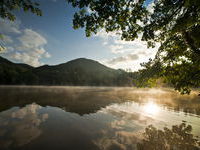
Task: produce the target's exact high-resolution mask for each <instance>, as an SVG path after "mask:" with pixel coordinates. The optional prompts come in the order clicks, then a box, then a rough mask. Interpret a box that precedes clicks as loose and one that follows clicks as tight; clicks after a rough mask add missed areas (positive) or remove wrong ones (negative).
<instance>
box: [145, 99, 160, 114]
mask: <svg viewBox="0 0 200 150" xmlns="http://www.w3.org/2000/svg"><path fill="white" fill-rule="evenodd" d="M143 109H144V112H145V113H146V114H150V115H155V114H157V113H158V112H159V107H158V105H157V104H155V103H153V102H148V103H147V104H145V105H144V107H143Z"/></svg>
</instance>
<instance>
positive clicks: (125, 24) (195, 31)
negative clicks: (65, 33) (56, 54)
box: [68, 0, 200, 94]
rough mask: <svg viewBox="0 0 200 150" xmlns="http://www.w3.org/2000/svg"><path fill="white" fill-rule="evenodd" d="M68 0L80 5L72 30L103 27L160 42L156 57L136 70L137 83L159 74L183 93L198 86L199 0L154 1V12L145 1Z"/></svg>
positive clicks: (151, 44)
mask: <svg viewBox="0 0 200 150" xmlns="http://www.w3.org/2000/svg"><path fill="white" fill-rule="evenodd" d="M68 2H69V3H71V4H72V6H73V7H78V8H80V11H78V12H76V13H75V14H74V20H73V26H74V29H78V28H84V27H85V32H86V36H90V35H91V34H92V33H94V34H96V33H97V32H98V31H99V30H100V29H101V28H103V29H105V30H106V32H112V31H117V33H118V34H119V35H120V36H121V39H123V40H128V41H132V40H135V39H136V38H138V37H139V36H140V35H141V39H142V40H143V41H146V42H147V45H148V47H154V46H155V44H156V43H160V47H159V49H158V52H157V55H156V58H155V59H154V60H151V61H150V62H148V63H147V64H146V66H144V70H140V71H139V74H140V75H142V77H144V78H143V81H142V82H140V81H138V82H139V83H140V86H146V85H148V84H149V83H148V82H149V79H150V78H153V79H154V78H158V77H159V78H160V77H162V78H164V79H165V81H166V82H167V83H168V84H170V85H172V86H174V87H175V89H176V90H179V91H180V92H181V93H182V94H185V93H189V92H190V88H191V87H199V86H200V76H199V74H200V36H199V35H200V1H199V0H158V1H153V2H154V7H153V12H152V11H150V9H149V8H148V7H149V6H146V0H138V1H132V0H109V1H107V0H68ZM88 9H89V10H90V11H87V10H88ZM157 65H159V68H157V67H158V66H157ZM151 67H152V68H151ZM156 69H158V70H156ZM145 74H146V75H145ZM140 80H142V78H140ZM151 80H152V79H151ZM141 83H143V84H144V85H141Z"/></svg>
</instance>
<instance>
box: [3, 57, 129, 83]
mask: <svg viewBox="0 0 200 150" xmlns="http://www.w3.org/2000/svg"><path fill="white" fill-rule="evenodd" d="M0 84H2V85H5V84H17V85H18V84H23V85H93V86H130V85H131V84H132V78H131V75H130V73H127V72H125V71H123V70H120V69H118V70H116V69H112V68H109V67H107V66H105V65H102V64H100V63H99V62H97V61H94V60H91V59H86V58H79V59H75V60H72V61H69V62H67V63H63V64H59V65H55V66H49V65H44V66H41V67H36V68H34V67H32V66H29V65H27V64H16V63H13V62H11V61H9V60H7V59H5V58H3V57H0Z"/></svg>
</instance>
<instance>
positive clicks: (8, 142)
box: [0, 86, 200, 150]
mask: <svg viewBox="0 0 200 150" xmlns="http://www.w3.org/2000/svg"><path fill="white" fill-rule="evenodd" d="M197 95H198V94H197V92H192V93H191V94H190V95H184V96H182V95H180V94H179V93H177V92H175V91H174V90H173V89H167V88H166V89H165V88H163V89H148V88H144V89H136V88H115V87H59V86H58V87H57V86H49V87H48V86H34V87H31V86H19V87H18V86H1V87H0V149H2V150H7V149H12V150H15V149H20V150H39V149H49V150H51V149H52V150H55V149H59V150H67V149H69V150H134V149H146V150H150V149H155V147H157V149H163V147H162V146H163V145H165V144H166V143H167V142H166V141H168V144H166V145H165V146H166V147H164V149H168V148H169V145H173V146H172V147H174V149H182V148H185V149H191V150H193V149H199V146H198V141H199V137H197V136H200V97H199V96H197ZM170 140H171V142H169V141H170ZM163 143H164V144H163ZM169 143H170V144H169ZM159 147H160V148H159Z"/></svg>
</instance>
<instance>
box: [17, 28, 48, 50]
mask: <svg viewBox="0 0 200 150" xmlns="http://www.w3.org/2000/svg"><path fill="white" fill-rule="evenodd" d="M18 39H19V41H20V42H21V44H22V46H23V47H25V48H26V47H27V48H37V47H40V46H43V45H45V44H47V40H46V39H45V38H44V37H43V36H42V35H40V34H39V33H37V32H35V31H33V30H32V29H25V30H24V33H23V35H22V36H20V37H19V38H18Z"/></svg>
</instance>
